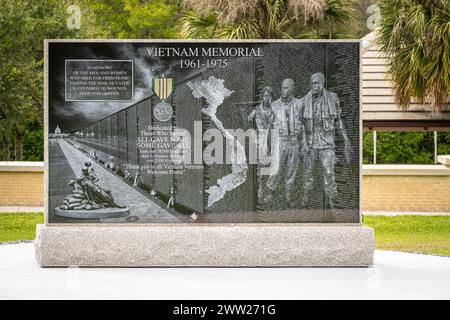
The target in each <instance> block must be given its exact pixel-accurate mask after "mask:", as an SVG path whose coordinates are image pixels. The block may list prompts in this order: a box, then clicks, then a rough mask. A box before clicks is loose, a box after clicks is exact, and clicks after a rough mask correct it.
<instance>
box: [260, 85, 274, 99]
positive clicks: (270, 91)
mask: <svg viewBox="0 0 450 320" xmlns="http://www.w3.org/2000/svg"><path fill="white" fill-rule="evenodd" d="M266 92H268V93H270V95H271V96H273V90H272V87H270V86H265V87H264V89H263V90H262V92H261V98H262V97H263V96H264V93H266Z"/></svg>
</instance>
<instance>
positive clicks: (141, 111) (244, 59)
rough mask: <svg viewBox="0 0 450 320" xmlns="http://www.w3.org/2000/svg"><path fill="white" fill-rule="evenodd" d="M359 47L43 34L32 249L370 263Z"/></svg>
mask: <svg viewBox="0 0 450 320" xmlns="http://www.w3.org/2000/svg"><path fill="white" fill-rule="evenodd" d="M359 61H360V44H359V42H357V41H345V42H328V41H314V42H305V41H289V42H281V41H264V42H251V41H242V42H217V41H212V42H208V41H204V42H164V41H159V42H152V41H144V40H142V41H140V40H139V41H133V42H127V41H96V42H73V43H72V42H58V41H48V42H47V43H46V77H47V85H46V103H45V105H46V120H47V130H48V132H49V134H48V135H47V141H46V190H47V202H46V225H45V226H41V227H39V228H38V235H37V242H36V250H37V257H38V261H39V263H40V264H41V265H44V266H65V265H77V264H78V265H86V266H102V265H104V266H139V265H143V266H156V265H158V266H167V265H171V266H174V265H179V266H194V265H216V266H218V265H230V266H232V265H239V266H259V265H261V266H263V265H268V266H283V265H289V266H296V265H298V266H302V265H303V266H305V265H319V266H333V265H336V266H350V265H369V264H370V263H371V261H372V254H373V231H372V230H371V229H368V228H365V227H363V226H362V225H361V212H360V210H361V205H360V201H361V199H360V184H361V175H360V164H361V163H360V161H361V160H360V159H361V157H360V155H361V148H360V145H361V141H360V140H361V135H360V133H361V131H360V130H361V119H360V62H359ZM310 223H314V224H310ZM174 224H176V226H174ZM78 226H79V227H78ZM56 238H57V239H58V240H56ZM92 239H101V241H102V243H104V244H103V245H102V246H101V247H100V248H98V247H96V246H95V244H94V242H92V241H93V240H92ZM52 241H58V243H60V246H58V248H55V247H51V246H50V243H51V242H52ZM81 242H82V243H84V246H83V245H82V244H81ZM77 243H79V245H76V244H77ZM194 246H195V247H197V248H202V250H192V248H193V247H194ZM92 248H96V249H95V250H97V251H98V250H100V251H101V252H100V251H99V252H98V253H97V254H96V253H95V252H92V251H95V250H94V249H92Z"/></svg>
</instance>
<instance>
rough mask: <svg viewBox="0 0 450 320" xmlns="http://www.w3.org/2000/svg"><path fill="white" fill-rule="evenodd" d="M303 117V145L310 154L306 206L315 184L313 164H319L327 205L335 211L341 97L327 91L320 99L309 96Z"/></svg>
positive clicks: (305, 190) (305, 181)
mask: <svg viewBox="0 0 450 320" xmlns="http://www.w3.org/2000/svg"><path fill="white" fill-rule="evenodd" d="M301 116H302V122H303V125H304V129H305V138H304V143H305V144H306V146H307V150H308V151H307V152H306V154H305V155H304V168H305V170H304V181H303V188H304V197H303V198H304V199H303V200H304V201H306V202H307V201H308V199H309V195H310V192H311V191H312V189H313V183H314V179H313V169H314V164H315V162H316V161H317V160H319V161H320V163H321V165H322V168H323V180H324V191H325V196H326V197H327V201H328V204H329V205H330V206H331V207H333V206H334V200H335V198H336V196H337V185H336V181H335V174H334V166H335V162H336V154H335V142H334V137H335V130H336V124H337V121H340V117H341V108H340V105H339V99H338V96H337V95H336V94H335V93H333V92H330V91H327V90H325V89H323V94H321V95H319V96H318V97H317V98H316V97H313V95H312V93H311V92H309V93H308V94H307V95H306V96H305V97H304V98H303V99H302V112H301Z"/></svg>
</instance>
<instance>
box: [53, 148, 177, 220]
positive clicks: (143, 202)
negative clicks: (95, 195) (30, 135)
mask: <svg viewBox="0 0 450 320" xmlns="http://www.w3.org/2000/svg"><path fill="white" fill-rule="evenodd" d="M58 141H59V145H60V147H61V150H62V151H63V153H64V155H65V157H66V159H67V161H68V162H69V164H70V166H71V167H72V169H73V172H75V174H76V175H77V176H78V177H79V176H80V175H81V169H82V168H83V167H84V163H85V162H86V161H91V163H92V167H93V168H94V172H95V175H96V176H97V177H98V178H99V182H98V184H99V185H100V186H101V187H103V188H105V189H110V190H111V191H112V196H113V197H114V200H115V201H116V203H118V204H120V205H124V206H127V207H128V208H130V215H132V216H136V217H138V218H139V222H147V223H152V222H179V220H178V219H177V218H176V217H174V216H173V215H172V214H170V213H169V212H168V211H166V210H165V209H163V208H161V207H160V206H158V205H157V204H155V203H154V202H152V201H151V200H150V199H149V198H147V197H145V196H144V195H143V194H141V193H140V192H139V191H137V190H136V189H134V188H133V187H132V186H130V185H128V184H126V183H125V182H124V181H123V180H122V179H120V178H119V177H117V176H116V175H115V174H113V173H112V172H110V171H108V170H107V169H105V168H104V167H103V166H101V165H99V164H98V163H96V162H95V161H92V159H90V158H89V157H88V156H87V155H85V154H84V153H82V152H81V151H79V150H77V149H75V148H74V147H73V146H72V145H71V144H70V143H68V142H67V141H65V140H63V139H59V140H58ZM101 221H102V222H115V223H121V222H126V220H125V218H120V219H101Z"/></svg>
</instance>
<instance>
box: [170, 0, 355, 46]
mask: <svg viewBox="0 0 450 320" xmlns="http://www.w3.org/2000/svg"><path fill="white" fill-rule="evenodd" d="M182 2H183V4H184V5H185V7H186V8H187V9H189V11H188V12H187V13H186V15H185V16H184V17H182V19H181V30H180V32H179V36H180V37H181V38H229V39H271V38H311V37H321V38H332V37H334V36H336V35H337V34H338V32H340V31H342V30H343V29H345V28H347V27H348V22H349V21H350V19H351V18H352V15H353V10H352V8H351V6H350V3H351V1H350V0H254V1H243V0H182Z"/></svg>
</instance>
